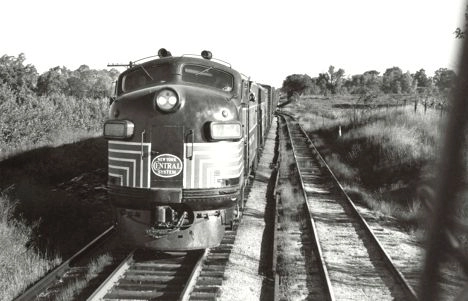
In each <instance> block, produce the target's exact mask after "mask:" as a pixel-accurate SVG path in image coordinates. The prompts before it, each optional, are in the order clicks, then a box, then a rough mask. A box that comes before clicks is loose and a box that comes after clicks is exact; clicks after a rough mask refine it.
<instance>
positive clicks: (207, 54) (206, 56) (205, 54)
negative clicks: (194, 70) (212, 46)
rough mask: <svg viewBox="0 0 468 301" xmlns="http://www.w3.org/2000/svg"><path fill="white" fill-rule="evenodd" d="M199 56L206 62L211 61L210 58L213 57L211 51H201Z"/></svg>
mask: <svg viewBox="0 0 468 301" xmlns="http://www.w3.org/2000/svg"><path fill="white" fill-rule="evenodd" d="M201 56H202V58H204V59H206V60H211V58H212V57H213V54H212V53H211V51H208V50H203V51H202V52H201Z"/></svg>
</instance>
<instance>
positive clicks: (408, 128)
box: [294, 97, 443, 227]
mask: <svg viewBox="0 0 468 301" xmlns="http://www.w3.org/2000/svg"><path fill="white" fill-rule="evenodd" d="M375 102H376V103H375V104H373V105H372V106H357V101H356V99H352V98H349V97H343V98H331V99H310V98H307V99H304V100H303V101H300V102H298V103H297V104H296V105H295V106H296V107H295V108H294V113H296V114H297V115H298V116H300V122H301V124H302V125H303V126H304V127H305V129H306V130H307V131H308V132H309V134H311V135H312V136H315V137H317V139H316V142H317V143H318V147H319V148H320V147H321V148H322V149H323V150H324V152H325V158H326V160H327V162H328V164H329V165H330V167H331V169H332V170H333V171H334V173H335V174H336V175H337V177H338V178H339V179H340V181H342V182H344V183H346V186H347V190H348V192H349V193H350V194H351V195H352V198H353V200H357V201H358V202H359V203H362V204H363V205H365V206H367V207H369V208H371V209H372V210H374V211H376V212H378V214H380V215H381V216H394V217H396V218H398V219H399V220H400V221H402V222H403V223H404V224H406V225H409V226H410V227H413V226H415V225H417V224H418V222H419V221H420V219H421V211H422V209H421V205H420V202H419V201H417V196H416V188H417V186H418V185H420V184H422V183H425V184H427V183H432V182H433V181H434V167H435V163H436V161H437V160H438V153H439V148H440V144H439V143H440V142H439V141H440V137H441V129H442V127H443V118H441V114H440V112H438V111H435V110H427V112H424V113H423V111H418V112H415V111H414V109H413V108H412V106H408V107H405V106H401V105H400V103H403V101H399V100H398V98H395V97H394V98H392V99H377V100H375ZM396 104H398V106H394V105H396ZM338 129H341V131H340V132H341V133H340V132H339V131H338ZM340 134H341V135H340Z"/></svg>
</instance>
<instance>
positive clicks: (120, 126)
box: [104, 120, 135, 139]
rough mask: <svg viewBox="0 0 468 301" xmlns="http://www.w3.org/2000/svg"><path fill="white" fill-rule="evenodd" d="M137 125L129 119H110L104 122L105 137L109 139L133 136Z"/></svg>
mask: <svg viewBox="0 0 468 301" xmlns="http://www.w3.org/2000/svg"><path fill="white" fill-rule="evenodd" d="M134 129H135V125H134V124H133V122H131V121H128V120H108V121H106V123H104V137H105V138H107V139H126V138H130V137H132V136H133V131H134Z"/></svg>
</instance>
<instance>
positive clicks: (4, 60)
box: [0, 53, 38, 92]
mask: <svg viewBox="0 0 468 301" xmlns="http://www.w3.org/2000/svg"><path fill="white" fill-rule="evenodd" d="M25 60H26V57H25V55H24V53H20V54H19V55H18V57H14V56H7V55H3V56H2V57H1V58H0V83H3V84H6V85H8V86H10V88H11V89H13V90H14V91H17V92H19V91H23V90H28V91H33V90H35V88H36V82H37V76H38V74H37V71H36V68H35V67H34V66H33V65H30V64H27V65H25V64H24V61H25Z"/></svg>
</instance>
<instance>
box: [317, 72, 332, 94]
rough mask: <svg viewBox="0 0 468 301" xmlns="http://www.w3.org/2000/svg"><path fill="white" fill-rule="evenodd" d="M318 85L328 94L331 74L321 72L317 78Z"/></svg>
mask: <svg viewBox="0 0 468 301" xmlns="http://www.w3.org/2000/svg"><path fill="white" fill-rule="evenodd" d="M317 85H318V86H319V88H320V90H321V92H322V94H323V95H328V92H329V89H328V87H329V86H330V75H329V74H328V73H320V74H319V76H318V78H317Z"/></svg>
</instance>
